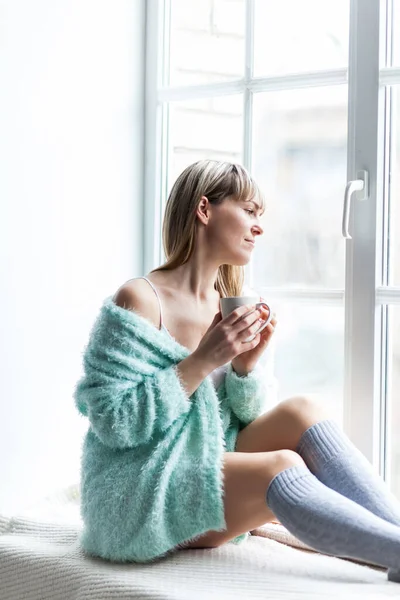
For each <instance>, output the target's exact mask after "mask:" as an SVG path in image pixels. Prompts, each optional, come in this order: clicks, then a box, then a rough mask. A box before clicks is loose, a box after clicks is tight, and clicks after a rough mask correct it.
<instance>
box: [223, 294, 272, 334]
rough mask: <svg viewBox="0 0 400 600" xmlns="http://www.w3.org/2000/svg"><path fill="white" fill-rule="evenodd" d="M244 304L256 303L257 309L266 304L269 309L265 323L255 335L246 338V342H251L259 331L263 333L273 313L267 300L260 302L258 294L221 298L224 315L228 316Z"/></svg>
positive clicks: (255, 307)
mask: <svg viewBox="0 0 400 600" xmlns="http://www.w3.org/2000/svg"><path fill="white" fill-rule="evenodd" d="M244 304H254V310H256V309H257V308H258V307H259V306H264V307H265V308H267V310H268V319H267V320H266V321H265V323H263V324H262V325H261V327H260V329H258V331H256V333H255V334H254V335H252V336H250V337H249V338H247V340H244V341H245V342H251V341H252V340H254V338H255V337H256V336H257V335H258V334H259V333H261V331H262V330H263V329H265V328H266V326H267V325H268V323H270V322H271V319H272V313H271V309H270V307H269V306H268V304H267V303H266V302H260V301H259V300H258V298H257V297H256V296H228V297H226V298H220V305H221V313H222V317H223V318H225V317H227V316H228V315H229V313H231V312H232V311H233V310H235V309H236V308H238V307H239V306H243V305H244ZM250 312H253V311H249V312H248V313H246V314H250Z"/></svg>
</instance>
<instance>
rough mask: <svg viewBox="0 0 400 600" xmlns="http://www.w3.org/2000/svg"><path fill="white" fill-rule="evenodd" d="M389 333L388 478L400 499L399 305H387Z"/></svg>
mask: <svg viewBox="0 0 400 600" xmlns="http://www.w3.org/2000/svg"><path fill="white" fill-rule="evenodd" d="M388 327H389V330H390V334H391V341H392V344H391V346H392V347H391V348H389V352H390V357H389V361H388V362H389V365H388V366H389V369H390V371H391V372H389V373H388V374H387V375H388V380H389V381H391V387H390V393H391V403H390V412H389V415H390V418H389V421H388V426H389V431H390V437H391V447H390V449H389V452H390V454H391V455H390V459H391V460H390V462H391V469H390V478H391V488H392V491H393V492H394V493H395V494H396V496H397V497H398V498H399V499H400V436H399V427H400V402H399V396H400V306H391V307H389V324H388Z"/></svg>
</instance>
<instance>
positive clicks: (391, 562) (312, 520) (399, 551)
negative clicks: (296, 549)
mask: <svg viewBox="0 0 400 600" xmlns="http://www.w3.org/2000/svg"><path fill="white" fill-rule="evenodd" d="M266 502H267V505H268V507H269V508H270V509H271V510H272V512H273V513H274V515H276V516H277V517H278V519H279V521H280V522H281V523H282V525H284V526H285V527H286V529H287V530H288V531H289V532H291V533H292V534H293V535H295V536H296V537H297V538H298V539H299V540H300V541H302V542H304V543H306V544H308V545H309V546H311V547H312V548H315V550H317V551H319V552H324V553H325V554H329V555H332V556H337V557H342V558H356V559H359V560H365V561H368V562H370V563H372V564H376V565H379V566H383V567H390V568H391V569H393V570H394V571H395V572H396V573H397V572H398V571H397V570H398V568H399V567H400V527H397V526H396V525H393V524H392V523H389V522H388V521H385V520H384V519H381V518H380V517H377V516H376V515H374V514H373V513H371V512H370V511H369V510H367V509H366V508H364V507H363V506H360V505H359V504H356V503H355V502H353V501H352V500H349V499H348V498H345V496H342V495H341V494H339V493H338V492H335V491H334V490H331V489H330V488H328V487H327V486H326V485H324V484H323V483H321V482H320V481H319V480H318V479H317V478H316V477H315V475H313V474H312V473H311V471H309V469H308V468H307V467H306V466H303V465H298V466H294V467H289V468H288V469H285V470H284V471H281V472H280V473H278V474H277V475H275V477H274V478H273V479H272V481H271V482H270V484H269V486H268V489H267V493H266ZM389 576H390V572H389Z"/></svg>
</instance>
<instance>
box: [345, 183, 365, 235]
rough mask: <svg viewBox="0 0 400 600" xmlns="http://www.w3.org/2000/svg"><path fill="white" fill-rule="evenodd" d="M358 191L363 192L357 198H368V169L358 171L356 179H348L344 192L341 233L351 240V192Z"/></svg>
mask: <svg viewBox="0 0 400 600" xmlns="http://www.w3.org/2000/svg"><path fill="white" fill-rule="evenodd" d="M359 191H362V192H363V193H362V194H359V195H358V200H366V199H367V198H369V175H368V171H358V172H357V179H353V180H352V181H349V182H348V184H347V185H346V189H345V192H344V205H343V220H342V235H343V237H344V238H346V239H349V240H351V235H350V234H349V217H350V200H351V196H352V194H353V193H354V192H359Z"/></svg>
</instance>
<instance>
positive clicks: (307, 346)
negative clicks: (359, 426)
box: [262, 294, 344, 423]
mask: <svg viewBox="0 0 400 600" xmlns="http://www.w3.org/2000/svg"><path fill="white" fill-rule="evenodd" d="M262 296H263V298H265V301H266V302H270V303H271V309H272V311H273V312H276V317H277V320H278V324H277V327H276V332H275V334H274V335H275V336H276V339H275V340H274V375H275V377H276V378H277V380H278V399H279V400H284V399H285V398H288V397H290V396H295V395H299V394H309V395H311V394H316V395H318V396H320V397H321V400H322V401H323V403H324V405H325V406H326V407H327V408H328V410H329V411H330V414H331V415H332V416H333V417H334V418H336V419H337V420H338V421H339V423H343V381H344V358H343V348H344V309H343V308H342V307H337V306H318V305H309V304H306V303H302V302H297V303H294V302H282V301H277V302H275V301H274V299H273V297H268V295H267V294H262Z"/></svg>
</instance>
